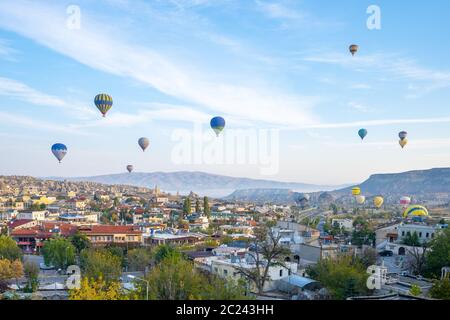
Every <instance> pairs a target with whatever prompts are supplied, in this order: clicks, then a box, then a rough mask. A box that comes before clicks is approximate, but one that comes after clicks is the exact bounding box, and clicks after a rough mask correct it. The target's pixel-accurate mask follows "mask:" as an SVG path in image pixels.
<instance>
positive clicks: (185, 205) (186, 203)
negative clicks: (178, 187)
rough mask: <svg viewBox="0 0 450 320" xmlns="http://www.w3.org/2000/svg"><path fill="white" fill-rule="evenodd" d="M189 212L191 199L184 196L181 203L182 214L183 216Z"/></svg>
mask: <svg viewBox="0 0 450 320" xmlns="http://www.w3.org/2000/svg"><path fill="white" fill-rule="evenodd" d="M190 214H191V199H190V198H189V197H186V199H184V203H183V215H184V217H185V216H187V215H190ZM184 217H183V218H184Z"/></svg>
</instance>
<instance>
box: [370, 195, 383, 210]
mask: <svg viewBox="0 0 450 320" xmlns="http://www.w3.org/2000/svg"><path fill="white" fill-rule="evenodd" d="M383 202H384V199H383V197H381V196H376V197H375V198H373V205H374V206H375V208H377V209H379V208H381V206H382V205H383Z"/></svg>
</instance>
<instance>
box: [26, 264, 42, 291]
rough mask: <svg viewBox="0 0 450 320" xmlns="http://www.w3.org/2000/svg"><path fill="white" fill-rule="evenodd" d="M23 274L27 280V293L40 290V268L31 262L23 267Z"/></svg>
mask: <svg viewBox="0 0 450 320" xmlns="http://www.w3.org/2000/svg"><path fill="white" fill-rule="evenodd" d="M23 273H24V275H25V277H26V278H27V285H26V287H25V289H24V291H25V292H29V293H32V292H35V291H37V289H38V288H39V278H38V276H39V266H38V265H37V264H36V263H33V262H31V261H27V262H25V264H24V266H23Z"/></svg>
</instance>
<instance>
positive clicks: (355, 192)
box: [352, 187, 361, 196]
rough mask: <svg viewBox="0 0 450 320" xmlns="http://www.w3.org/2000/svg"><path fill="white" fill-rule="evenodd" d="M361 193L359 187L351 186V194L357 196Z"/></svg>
mask: <svg viewBox="0 0 450 320" xmlns="http://www.w3.org/2000/svg"><path fill="white" fill-rule="evenodd" d="M360 194H361V188H360V187H353V188H352V195H354V196H358V195H360Z"/></svg>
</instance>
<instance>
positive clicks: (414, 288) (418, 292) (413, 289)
mask: <svg viewBox="0 0 450 320" xmlns="http://www.w3.org/2000/svg"><path fill="white" fill-rule="evenodd" d="M409 294H410V295H412V296H415V297H417V296H420V295H421V294H422V289H420V287H419V286H418V285H417V284H413V285H411V288H410V289H409Z"/></svg>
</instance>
